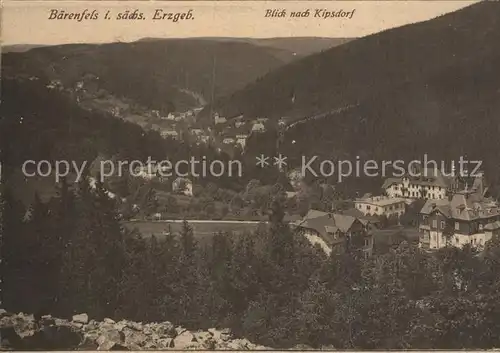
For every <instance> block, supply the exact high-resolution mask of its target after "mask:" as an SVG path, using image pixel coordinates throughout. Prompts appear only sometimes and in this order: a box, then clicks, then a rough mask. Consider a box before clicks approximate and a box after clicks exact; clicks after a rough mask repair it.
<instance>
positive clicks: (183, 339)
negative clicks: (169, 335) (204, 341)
mask: <svg viewBox="0 0 500 353" xmlns="http://www.w3.org/2000/svg"><path fill="white" fill-rule="evenodd" d="M193 342H196V340H195V337H194V335H193V334H192V333H191V332H189V331H187V330H186V331H184V332H182V333H181V334H180V335H177V336H176V337H175V338H174V348H175V349H176V350H178V349H187V348H188V347H189V346H190V345H191V344H192V343H193Z"/></svg>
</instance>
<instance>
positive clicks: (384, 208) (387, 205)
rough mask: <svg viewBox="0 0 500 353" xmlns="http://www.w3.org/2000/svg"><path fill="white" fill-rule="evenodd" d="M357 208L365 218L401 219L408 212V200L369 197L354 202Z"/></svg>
mask: <svg viewBox="0 0 500 353" xmlns="http://www.w3.org/2000/svg"><path fill="white" fill-rule="evenodd" d="M354 205H355V208H356V209H357V210H358V211H360V212H362V213H363V214H364V215H365V216H382V215H384V216H386V217H388V218H389V217H391V216H397V217H401V216H402V215H403V214H404V213H405V210H406V200H405V199H403V198H397V197H388V196H369V197H364V198H360V199H357V200H355V201H354Z"/></svg>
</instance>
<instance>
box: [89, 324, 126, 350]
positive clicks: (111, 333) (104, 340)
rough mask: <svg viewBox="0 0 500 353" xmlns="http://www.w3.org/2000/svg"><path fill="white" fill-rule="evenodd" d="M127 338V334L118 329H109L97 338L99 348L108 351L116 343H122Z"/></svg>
mask: <svg viewBox="0 0 500 353" xmlns="http://www.w3.org/2000/svg"><path fill="white" fill-rule="evenodd" d="M124 340H125V335H124V334H123V332H120V331H118V330H116V329H112V330H107V331H104V332H102V334H101V335H100V336H99V338H97V341H96V342H97V344H98V345H99V347H98V348H97V349H98V350H100V351H102V350H105V351H108V350H111V349H113V347H115V345H122V344H123V343H124Z"/></svg>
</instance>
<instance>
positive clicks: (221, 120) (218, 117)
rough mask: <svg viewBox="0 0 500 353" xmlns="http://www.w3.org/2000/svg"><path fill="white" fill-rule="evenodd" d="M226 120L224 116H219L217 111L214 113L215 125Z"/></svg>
mask: <svg viewBox="0 0 500 353" xmlns="http://www.w3.org/2000/svg"><path fill="white" fill-rule="evenodd" d="M226 122H227V119H226V118H225V117H223V116H220V115H219V114H218V113H215V114H214V123H215V125H218V124H224V123H226Z"/></svg>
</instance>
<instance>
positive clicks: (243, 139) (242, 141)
mask: <svg viewBox="0 0 500 353" xmlns="http://www.w3.org/2000/svg"><path fill="white" fill-rule="evenodd" d="M247 138H248V135H247V134H238V135H236V143H237V144H239V145H240V146H241V148H245V146H246V143H247Z"/></svg>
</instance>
